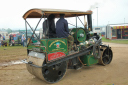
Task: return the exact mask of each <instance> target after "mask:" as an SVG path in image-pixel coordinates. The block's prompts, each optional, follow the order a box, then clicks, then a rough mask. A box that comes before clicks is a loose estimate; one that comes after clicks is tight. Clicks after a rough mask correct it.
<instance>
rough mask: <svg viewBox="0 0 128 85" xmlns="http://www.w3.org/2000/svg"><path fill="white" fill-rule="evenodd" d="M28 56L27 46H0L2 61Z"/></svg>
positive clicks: (0, 59) (0, 60) (0, 58)
mask: <svg viewBox="0 0 128 85" xmlns="http://www.w3.org/2000/svg"><path fill="white" fill-rule="evenodd" d="M25 58H27V48H26V47H23V46H11V47H10V46H8V47H0V62H7V61H11V60H20V59H25Z"/></svg>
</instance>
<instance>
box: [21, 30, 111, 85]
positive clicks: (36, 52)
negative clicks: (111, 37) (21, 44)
mask: <svg viewBox="0 0 128 85" xmlns="http://www.w3.org/2000/svg"><path fill="white" fill-rule="evenodd" d="M76 30H77V32H76ZM72 32H74V33H72V36H73V37H74V44H73V46H72V50H71V51H68V41H67V39H66V38H63V39H62V38H56V39H42V40H41V41H42V43H43V45H44V46H41V45H40V43H39V42H38V41H37V42H35V43H30V44H29V46H28V48H27V52H28V58H27V59H26V60H23V62H24V63H26V66H27V70H28V71H29V72H30V73H31V74H32V75H34V76H36V77H37V78H39V79H41V80H44V81H46V82H48V83H56V82H58V81H59V80H61V79H62V78H63V76H64V75H65V73H66V70H67V69H75V70H78V69H81V68H82V67H83V66H91V65H93V64H101V65H107V64H109V63H110V62H111V61H112V57H113V53H112V50H111V47H109V46H107V45H103V44H102V43H101V37H100V36H99V35H95V34H93V37H90V38H89V39H87V36H86V32H85V31H84V30H83V29H76V28H75V29H73V30H72ZM75 35H77V36H79V37H77V39H75ZM90 35H91V34H90ZM58 43H59V45H58ZM76 43H77V45H76ZM58 47H59V48H58ZM58 49H59V50H58Z"/></svg>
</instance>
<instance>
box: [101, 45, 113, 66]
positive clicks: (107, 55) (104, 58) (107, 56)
mask: <svg viewBox="0 0 128 85" xmlns="http://www.w3.org/2000/svg"><path fill="white" fill-rule="evenodd" d="M112 58H113V53H112V50H111V49H110V48H108V47H107V48H106V47H104V48H103V51H101V57H100V59H99V64H102V65H107V64H110V63H111V61H112Z"/></svg>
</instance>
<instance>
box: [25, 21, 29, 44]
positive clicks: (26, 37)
mask: <svg viewBox="0 0 128 85" xmlns="http://www.w3.org/2000/svg"><path fill="white" fill-rule="evenodd" d="M25 28H26V44H27V40H28V38H27V23H26V19H25Z"/></svg>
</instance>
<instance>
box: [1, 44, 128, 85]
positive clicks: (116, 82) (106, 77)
mask: <svg viewBox="0 0 128 85" xmlns="http://www.w3.org/2000/svg"><path fill="white" fill-rule="evenodd" d="M104 44H109V46H111V47H112V51H113V60H112V62H111V64H109V65H107V66H102V65H92V66H90V67H83V68H82V69H80V70H71V69H68V70H67V73H66V75H65V77H64V78H63V79H62V80H61V81H59V82H58V83H55V85H128V68H127V67H128V45H127V44H114V43H104ZM0 85H48V83H46V82H44V81H42V80H40V79H38V78H36V77H34V76H33V75H31V74H30V73H29V72H28V71H27V70H26V65H25V64H19V65H10V66H0ZM52 85H54V84H52Z"/></svg>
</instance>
